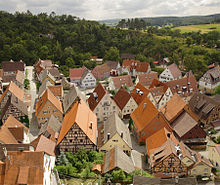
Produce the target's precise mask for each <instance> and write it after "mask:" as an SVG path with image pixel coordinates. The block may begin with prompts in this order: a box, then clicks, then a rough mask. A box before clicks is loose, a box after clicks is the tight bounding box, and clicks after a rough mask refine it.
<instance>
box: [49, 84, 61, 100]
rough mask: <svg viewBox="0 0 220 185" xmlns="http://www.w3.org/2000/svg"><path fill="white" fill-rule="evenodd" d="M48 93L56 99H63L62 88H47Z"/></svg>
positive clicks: (58, 86)
mask: <svg viewBox="0 0 220 185" xmlns="http://www.w3.org/2000/svg"><path fill="white" fill-rule="evenodd" d="M48 88H49V89H50V91H51V92H52V93H53V94H54V96H56V97H60V98H61V97H63V86H62V85H57V86H49V87H48Z"/></svg>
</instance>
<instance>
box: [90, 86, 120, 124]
mask: <svg viewBox="0 0 220 185" xmlns="http://www.w3.org/2000/svg"><path fill="white" fill-rule="evenodd" d="M88 104H89V108H90V109H91V110H92V111H93V112H94V113H95V114H96V116H97V120H98V122H103V121H105V120H107V119H108V117H109V116H111V115H112V114H114V113H116V114H118V112H119V110H118V106H117V105H116V103H115V101H114V100H113V99H112V98H111V96H110V94H109V93H108V92H107V91H106V90H105V88H104V87H103V86H102V85H101V84H98V86H97V87H96V88H95V90H94V91H93V93H92V94H91V95H90V97H89V99H88Z"/></svg>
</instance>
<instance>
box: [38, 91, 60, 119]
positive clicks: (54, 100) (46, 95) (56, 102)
mask: <svg viewBox="0 0 220 185" xmlns="http://www.w3.org/2000/svg"><path fill="white" fill-rule="evenodd" d="M47 101H50V102H51V103H52V104H53V105H54V106H55V107H56V108H57V110H58V111H60V112H61V113H63V108H62V103H61V102H60V100H58V99H57V98H56V97H55V96H54V95H53V93H52V92H51V91H50V90H49V89H47V90H46V91H45V92H44V94H43V95H42V96H41V97H40V98H39V101H38V102H37V104H36V115H38V113H39V112H40V111H41V109H42V108H43V107H44V105H45V103H46V102H47Z"/></svg>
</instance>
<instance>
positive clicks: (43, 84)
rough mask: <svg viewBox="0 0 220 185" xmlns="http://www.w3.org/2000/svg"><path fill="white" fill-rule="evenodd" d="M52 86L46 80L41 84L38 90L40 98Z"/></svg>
mask: <svg viewBox="0 0 220 185" xmlns="http://www.w3.org/2000/svg"><path fill="white" fill-rule="evenodd" d="M49 86H52V84H51V83H50V81H48V80H44V82H43V83H42V84H41V86H40V87H39V90H38V96H42V94H43V92H44V91H46V89H47V87H49Z"/></svg>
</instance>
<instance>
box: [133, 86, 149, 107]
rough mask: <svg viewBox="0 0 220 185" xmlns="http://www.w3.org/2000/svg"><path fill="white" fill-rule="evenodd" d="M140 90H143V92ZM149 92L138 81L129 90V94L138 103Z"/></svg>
mask: <svg viewBox="0 0 220 185" xmlns="http://www.w3.org/2000/svg"><path fill="white" fill-rule="evenodd" d="M140 92H143V94H142V93H140ZM149 92H150V91H149V90H148V89H146V88H145V87H144V86H143V85H141V84H140V83H138V84H137V85H136V86H135V88H134V89H133V91H132V92H131V96H132V97H133V99H134V100H135V101H136V103H137V104H138V105H139V104H140V103H141V102H142V101H143V99H144V98H145V97H146V96H147V95H148V94H149Z"/></svg>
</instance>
